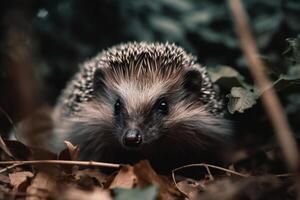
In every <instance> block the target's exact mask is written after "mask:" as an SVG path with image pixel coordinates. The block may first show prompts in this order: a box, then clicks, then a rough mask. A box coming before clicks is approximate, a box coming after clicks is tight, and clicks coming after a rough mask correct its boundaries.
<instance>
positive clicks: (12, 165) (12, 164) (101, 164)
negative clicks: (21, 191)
mask: <svg viewBox="0 0 300 200" xmlns="http://www.w3.org/2000/svg"><path fill="white" fill-rule="evenodd" d="M35 164H59V165H81V166H93V167H109V168H120V167H122V165H121V164H114V163H104V162H95V161H73V160H26V161H1V162H0V165H10V166H8V167H6V168H4V169H2V170H0V173H3V172H5V171H7V170H9V169H12V168H15V167H19V166H22V165H35Z"/></svg>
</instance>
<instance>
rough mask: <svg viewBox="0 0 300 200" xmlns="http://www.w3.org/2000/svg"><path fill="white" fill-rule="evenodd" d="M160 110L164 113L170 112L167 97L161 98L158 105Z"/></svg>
mask: <svg viewBox="0 0 300 200" xmlns="http://www.w3.org/2000/svg"><path fill="white" fill-rule="evenodd" d="M157 109H158V111H159V112H160V113H161V114H163V115H167V114H168V112H169V105H168V103H167V101H166V100H165V99H161V100H160V101H158V106H157Z"/></svg>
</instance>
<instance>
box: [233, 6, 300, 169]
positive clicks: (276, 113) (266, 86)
mask: <svg viewBox="0 0 300 200" xmlns="http://www.w3.org/2000/svg"><path fill="white" fill-rule="evenodd" d="M228 2H229V6H230V9H231V11H232V15H233V21H234V23H235V27H236V31H237V34H238V35H239V38H240V43H241V47H242V50H243V52H244V54H245V56H246V59H247V61H248V64H249V70H250V72H251V74H252V76H253V78H254V81H255V83H256V85H257V87H258V89H259V91H261V92H262V96H261V98H262V103H263V105H264V107H265V110H266V112H267V114H268V116H269V118H270V121H271V123H272V124H273V127H274V131H275V133H276V136H277V139H278V142H279V144H280V146H281V148H282V151H283V154H284V157H285V159H286V161H287V165H288V167H289V168H290V169H291V170H296V169H297V167H298V151H297V144H296V141H295V139H294V138H293V134H292V131H291V129H290V127H289V124H288V121H287V117H286V115H285V114H284V111H283V108H282V106H281V104H280V102H279V99H278V97H277V95H276V93H275V91H274V89H273V88H272V87H270V86H271V82H270V81H269V79H268V78H267V76H266V74H265V72H264V69H265V67H264V64H263V63H262V61H261V60H260V59H259V57H258V50H257V47H256V43H255V41H254V38H253V36H252V34H251V30H250V27H249V24H248V20H247V14H246V12H245V10H244V8H243V7H242V4H241V2H240V0H228Z"/></svg>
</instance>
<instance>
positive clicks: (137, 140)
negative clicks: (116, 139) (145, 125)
mask: <svg viewBox="0 0 300 200" xmlns="http://www.w3.org/2000/svg"><path fill="white" fill-rule="evenodd" d="M142 141H143V138H142V134H141V131H140V130H138V129H129V130H127V131H126V133H125V134H124V136H123V144H124V145H125V146H127V147H138V146H139V145H140V144H142Z"/></svg>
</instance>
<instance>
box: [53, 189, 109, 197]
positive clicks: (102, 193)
mask: <svg viewBox="0 0 300 200" xmlns="http://www.w3.org/2000/svg"><path fill="white" fill-rule="evenodd" d="M57 199H58V200H112V197H111V196H110V193H109V191H108V190H102V189H99V188H97V189H94V190H93V191H83V190H79V189H75V188H72V189H68V190H67V191H66V192H64V194H63V196H59V197H58V198H57Z"/></svg>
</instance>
